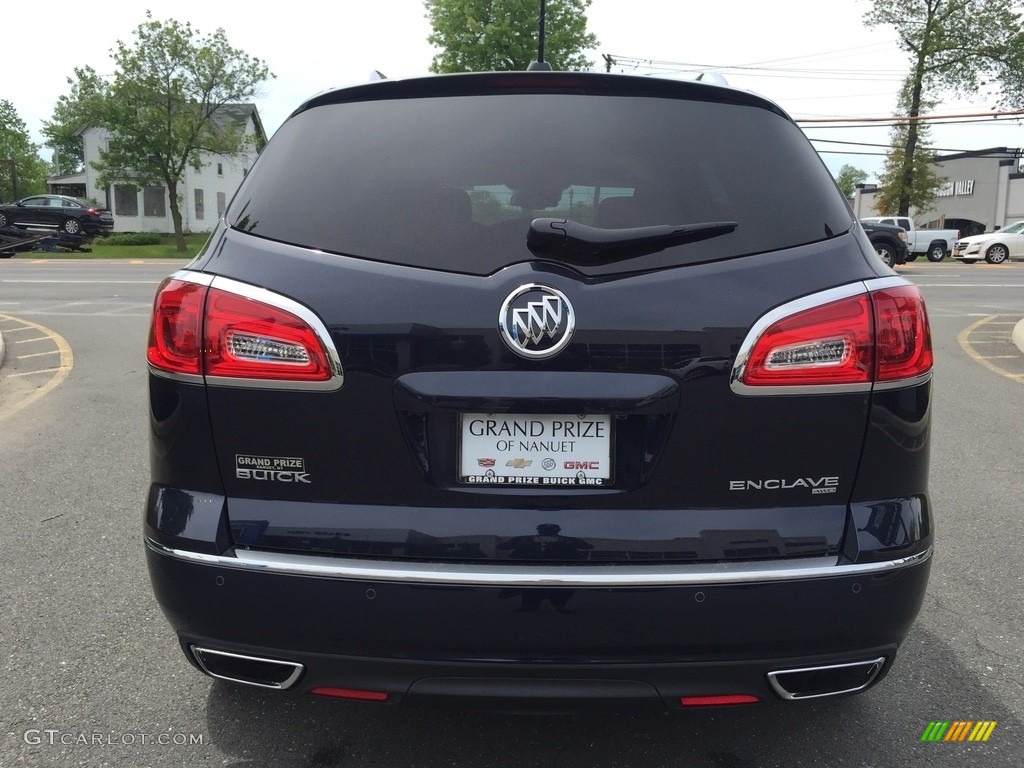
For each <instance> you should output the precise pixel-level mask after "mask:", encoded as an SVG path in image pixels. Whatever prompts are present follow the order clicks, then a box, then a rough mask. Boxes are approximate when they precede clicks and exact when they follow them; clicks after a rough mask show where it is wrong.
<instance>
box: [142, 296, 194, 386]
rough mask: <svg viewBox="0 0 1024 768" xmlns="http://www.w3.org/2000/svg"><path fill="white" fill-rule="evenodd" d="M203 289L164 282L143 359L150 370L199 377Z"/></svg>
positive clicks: (154, 308)
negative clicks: (157, 369)
mask: <svg viewBox="0 0 1024 768" xmlns="http://www.w3.org/2000/svg"><path fill="white" fill-rule="evenodd" d="M205 298H206V288H205V287H204V286H201V285H196V284H195V283H186V282H184V281H182V280H174V279H171V278H168V279H166V280H164V281H163V283H161V284H160V288H159V289H158V291H157V294H156V300H155V302H154V303H153V319H152V323H151V324H150V326H149V345H148V347H147V349H146V359H147V360H148V361H149V364H150V365H152V366H153V367H154V368H159V369H160V370H162V371H170V372H172V373H191V374H196V375H199V374H201V373H202V369H201V363H200V355H199V353H200V347H199V341H200V338H201V330H200V329H201V326H202V314H203V300H204V299H205Z"/></svg>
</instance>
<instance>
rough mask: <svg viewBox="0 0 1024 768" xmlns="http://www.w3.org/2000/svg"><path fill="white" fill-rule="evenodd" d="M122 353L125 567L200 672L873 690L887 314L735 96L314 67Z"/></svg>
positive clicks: (875, 287)
mask: <svg viewBox="0 0 1024 768" xmlns="http://www.w3.org/2000/svg"><path fill="white" fill-rule="evenodd" d="M148 363H149V395H150V399H149V402H150V424H151V457H152V484H151V487H150V490H149V495H148V500H147V502H146V506H145V514H144V540H145V550H146V555H147V558H148V565H149V571H150V575H151V578H152V583H153V589H154V591H155V594H156V597H157V600H158V601H159V603H160V605H161V607H162V609H163V611H164V613H165V614H166V616H167V618H168V620H169V621H170V623H171V625H172V626H173V628H174V630H175V632H176V634H177V638H178V640H179V642H180V645H181V648H182V649H183V651H184V652H185V655H186V656H187V658H188V659H189V661H190V662H191V663H192V664H193V665H195V666H196V667H197V668H198V669H200V670H202V671H203V672H205V673H207V674H209V675H211V676H213V677H215V678H220V679H224V680H230V681H234V682H237V683H242V684H247V685H252V686H259V687H262V688H270V689H280V690H282V691H287V692H290V693H299V694H317V695H323V696H330V697H338V698H341V699H354V700H361V701H369V702H382V703H385V704H387V705H399V704H409V703H417V702H419V703H423V704H428V705H430V704H435V703H440V702H458V703H462V704H464V705H466V706H497V707H514V708H525V707H530V706H562V705H565V706H568V707H584V706H587V705H590V704H595V703H602V704H614V705H624V706H637V705H641V704H654V705H655V706H657V707H663V708H668V709H674V710H679V709H683V708H686V707H689V706H709V705H730V704H752V703H756V702H764V703H767V702H775V701H788V700H799V699H811V698H815V697H824V696H833V695H839V694H849V693H854V692H858V691H862V690H865V689H867V688H868V687H870V686H871V685H873V684H874V683H876V682H878V681H879V680H880V679H882V677H883V676H884V675H885V674H886V673H887V672H888V670H889V669H890V667H891V665H892V664H893V660H894V658H895V657H896V654H897V651H898V649H899V647H900V643H901V642H902V640H903V638H904V637H905V636H906V634H907V632H908V630H909V628H910V625H911V623H912V622H913V620H914V617H915V615H916V614H917V612H918V609H919V607H920V605H921V601H922V598H923V595H924V592H925V587H926V583H927V579H928V572H929V568H930V563H931V555H932V548H933V527H932V526H933V523H932V512H931V507H930V501H929V496H928V453H929V420H930V410H931V376H932V351H931V343H930V337H929V326H928V319H927V316H926V312H925V306H924V303H923V301H922V299H921V296H920V294H919V293H918V291H917V290H916V289H915V288H914V287H913V286H912V285H911V284H909V283H908V282H907V281H906V280H904V279H903V278H901V277H899V276H898V275H896V274H895V273H894V272H892V271H891V270H890V269H889V268H888V267H886V266H885V265H884V264H883V263H882V262H881V260H880V259H879V258H878V256H877V254H876V252H875V249H874V247H873V246H872V245H871V244H870V242H869V241H868V239H867V237H866V236H865V234H864V232H863V230H862V229H861V227H860V225H859V224H858V222H857V221H856V220H855V219H854V217H853V215H852V214H851V211H850V209H849V207H848V206H847V204H846V201H845V199H844V198H843V196H842V194H841V193H840V192H839V191H838V190H837V189H836V186H835V184H834V183H833V181H832V178H831V176H830V175H829V173H828V171H827V170H826V169H825V167H824V166H823V165H822V163H821V161H820V160H819V158H818V156H817V154H816V153H815V152H814V150H813V149H812V147H811V146H810V144H809V143H808V141H807V139H806V138H805V137H804V136H803V134H802V133H801V131H800V130H799V128H798V127H797V126H796V125H795V124H794V123H793V121H792V120H791V119H790V118H789V117H788V116H787V115H786V114H785V113H784V112H783V111H781V110H780V109H779V108H778V107H777V106H775V105H774V104H772V103H771V102H769V101H767V100H765V99H763V98H760V97H758V96H755V95H752V94H749V93H746V92H741V91H737V90H733V89H730V88H727V87H721V86H716V85H710V84H707V83H702V82H677V81H664V80H657V79H653V78H633V77H626V76H615V75H601V74H580V73H560V72H524V73H502V74H472V75H453V76H443V77H433V78H424V79H416V80H407V81H382V82H375V83H371V84H367V85H363V86H357V87H353V88H347V89H343V90H336V91H331V92H328V93H325V94H321V95H318V96H316V97H315V98H313V99H311V100H310V101H308V102H306V103H305V104H303V105H302V106H301V107H299V108H298V109H297V110H296V112H295V113H294V114H293V115H292V116H291V117H290V118H289V119H288V120H287V121H286V122H285V123H284V125H283V126H282V127H281V128H280V130H279V131H278V132H277V134H276V135H275V136H274V137H273V139H272V140H271V141H270V143H269V144H268V146H267V147H266V149H265V150H264V152H263V153H262V155H261V156H260V158H259V160H258V162H257V163H256V164H255V166H254V167H253V169H252V171H251V172H250V173H249V175H248V177H247V178H246V180H245V181H244V183H243V184H242V186H241V188H240V189H239V190H238V193H237V194H236V195H235V197H234V199H233V201H232V202H231V204H230V206H229V208H228V210H227V212H226V214H225V216H224V219H223V221H222V222H221V223H220V226H219V228H218V229H217V231H216V232H215V233H214V234H213V235H212V237H211V238H210V240H209V242H208V243H207V245H206V247H205V249H204V250H203V251H202V253H201V254H200V255H199V256H198V257H196V259H195V260H193V261H192V262H191V263H190V264H188V266H186V267H185V268H183V269H181V270H180V271H178V272H176V273H175V274H174V275H172V276H171V277H169V278H168V279H167V280H166V281H165V282H164V283H163V284H162V285H161V287H160V289H159V291H158V293H157V296H156V300H155V304H154V308H153V316H152V328H151V333H150V337H149V345H148ZM284 695H288V694H284Z"/></svg>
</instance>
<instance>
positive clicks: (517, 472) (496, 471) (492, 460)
mask: <svg viewBox="0 0 1024 768" xmlns="http://www.w3.org/2000/svg"><path fill="white" fill-rule="evenodd" d="M611 456H612V417H611V416H609V415H607V414H599V415H593V416H587V415H552V414H517V413H464V414H462V416H461V418H460V426H459V482H460V483H467V484H477V485H514V486H538V487H540V486H547V487H560V486H561V487H566V486H601V485H608V484H609V483H610V482H611V479H612V459H611Z"/></svg>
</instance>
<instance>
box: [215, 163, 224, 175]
mask: <svg viewBox="0 0 1024 768" xmlns="http://www.w3.org/2000/svg"><path fill="white" fill-rule="evenodd" d="M217 175H218V176H223V175H224V163H217Z"/></svg>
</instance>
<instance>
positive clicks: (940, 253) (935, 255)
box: [928, 243, 946, 262]
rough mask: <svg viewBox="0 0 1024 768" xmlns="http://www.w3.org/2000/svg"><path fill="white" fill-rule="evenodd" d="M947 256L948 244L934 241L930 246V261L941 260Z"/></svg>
mask: <svg viewBox="0 0 1024 768" xmlns="http://www.w3.org/2000/svg"><path fill="white" fill-rule="evenodd" d="M944 258H946V246H945V245H944V244H943V243H932V244H931V245H930V246H929V247H928V261H933V262H939V261H942V260H943V259H944Z"/></svg>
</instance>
